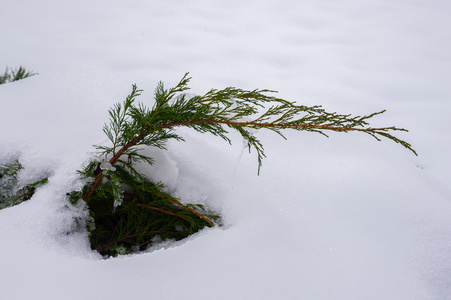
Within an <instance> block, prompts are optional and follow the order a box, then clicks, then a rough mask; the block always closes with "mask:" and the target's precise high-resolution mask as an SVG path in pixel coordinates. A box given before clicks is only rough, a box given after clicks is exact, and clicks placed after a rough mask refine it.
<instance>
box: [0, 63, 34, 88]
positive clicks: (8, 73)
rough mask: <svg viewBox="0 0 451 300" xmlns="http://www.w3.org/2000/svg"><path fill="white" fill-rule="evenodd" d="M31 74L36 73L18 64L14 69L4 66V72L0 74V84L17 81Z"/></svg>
mask: <svg viewBox="0 0 451 300" xmlns="http://www.w3.org/2000/svg"><path fill="white" fill-rule="evenodd" d="M33 75H36V73H34V72H31V71H27V70H26V69H25V68H24V67H22V66H20V67H19V68H18V69H15V70H13V69H10V68H6V70H5V72H4V73H3V74H2V75H0V84H4V83H7V82H13V81H18V80H21V79H24V78H27V77H30V76H33Z"/></svg>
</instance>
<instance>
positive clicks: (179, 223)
mask: <svg viewBox="0 0 451 300" xmlns="http://www.w3.org/2000/svg"><path fill="white" fill-rule="evenodd" d="M190 79H191V78H190V77H188V74H185V76H184V77H183V78H182V79H181V81H180V82H179V83H178V84H177V85H176V86H175V87H172V88H169V89H166V88H165V87H164V85H163V83H161V82H160V83H159V84H158V86H157V88H156V90H155V97H154V102H153V104H152V107H151V108H149V107H148V106H147V105H146V104H144V103H141V102H136V98H137V97H138V96H140V95H141V92H142V91H141V90H139V89H138V88H137V87H136V85H133V87H132V91H131V93H130V94H129V95H128V96H127V98H126V99H125V101H124V102H123V103H118V104H115V105H114V106H113V107H112V108H111V109H110V110H109V115H110V121H109V124H105V126H104V128H103V131H104V132H105V134H106V136H107V137H108V139H109V141H110V144H109V145H108V146H105V145H97V146H95V147H96V149H97V150H98V154H99V156H98V159H96V160H94V161H92V162H91V163H89V164H88V165H87V166H86V167H85V168H84V169H83V170H82V171H80V174H81V175H82V176H83V177H84V178H86V179H87V184H86V185H85V186H84V188H83V190H82V191H81V192H73V193H71V194H70V195H71V198H72V199H73V200H74V201H76V200H77V199H78V198H80V197H81V198H82V199H83V200H84V201H85V202H86V203H87V205H88V207H89V210H90V213H91V219H90V222H89V224H88V225H89V230H90V234H91V245H92V248H93V249H96V250H97V251H98V252H100V253H101V254H104V255H107V256H114V255H117V254H122V253H130V252H133V251H135V250H142V249H145V248H146V247H148V246H149V245H152V243H153V241H155V240H156V239H163V240H165V239H175V240H179V239H182V238H184V237H187V236H189V235H190V234H193V233H195V232H197V231H198V230H200V229H202V228H204V227H212V226H215V225H217V224H218V222H219V216H218V215H216V214H214V213H212V212H210V211H208V210H207V209H206V208H205V207H203V206H201V205H193V204H183V203H182V202H181V201H180V200H179V199H176V198H174V197H172V196H171V195H169V194H167V193H166V192H164V186H163V185H162V184H160V183H152V182H150V181H149V180H148V179H147V178H146V177H145V176H144V175H142V174H140V173H139V172H138V171H137V170H136V169H135V166H136V164H137V163H139V162H145V163H148V164H149V165H152V164H153V159H152V157H149V156H146V155H144V154H143V152H142V151H141V150H142V149H144V148H145V147H157V148H160V149H166V148H165V146H166V142H167V141H168V140H170V139H174V140H178V141H183V137H182V136H179V135H178V133H177V132H176V131H175V129H176V128H177V127H182V126H183V127H189V128H192V129H193V130H196V131H198V132H201V133H211V134H213V135H215V136H218V137H220V138H222V139H223V140H225V141H227V142H228V143H231V140H230V139H229V137H228V136H227V134H228V133H229V130H236V131H237V132H238V133H239V134H240V135H241V136H242V138H243V139H244V140H245V142H246V143H247V146H248V148H249V151H251V150H252V149H253V150H255V151H256V154H257V159H258V172H260V168H261V166H262V159H263V158H264V157H265V153H264V148H263V145H262V143H261V142H260V140H259V139H258V138H257V137H256V136H255V134H254V133H255V132H256V131H258V130H259V129H268V130H272V131H274V132H276V133H278V134H279V135H280V136H282V137H283V138H285V137H284V136H283V134H282V130H284V129H293V130H299V131H301V130H303V131H310V132H316V133H320V134H322V135H325V136H327V135H326V132H327V131H338V132H354V131H356V132H362V133H366V134H369V135H371V136H373V137H374V138H376V139H377V140H380V138H381V137H384V138H388V139H390V140H392V141H394V142H396V143H399V144H400V145H402V146H403V147H405V148H407V149H409V150H410V151H412V152H413V153H415V151H414V150H413V148H412V147H411V145H410V144H409V143H407V142H405V141H403V140H401V139H399V138H397V137H395V136H393V135H392V134H391V133H392V132H394V131H407V130H405V129H403V128H397V127H394V126H390V127H379V128H373V127H370V126H369V123H368V120H369V119H371V118H373V117H374V116H376V115H379V114H381V113H383V112H384V111H380V112H376V113H373V114H370V115H367V116H351V115H341V114H337V113H335V112H333V113H330V112H327V111H325V110H324V109H323V108H321V107H320V106H311V107H308V106H302V105H301V106H299V105H296V104H295V103H294V102H289V101H287V100H284V99H280V98H276V97H274V96H273V95H274V92H273V91H271V90H252V91H247V90H242V89H238V88H234V87H228V88H225V89H222V90H215V89H212V90H210V91H209V92H207V93H206V94H204V95H198V96H188V95H187V94H186V93H184V92H185V91H186V90H188V89H189V88H188V83H189V81H190ZM415 154H416V153H415Z"/></svg>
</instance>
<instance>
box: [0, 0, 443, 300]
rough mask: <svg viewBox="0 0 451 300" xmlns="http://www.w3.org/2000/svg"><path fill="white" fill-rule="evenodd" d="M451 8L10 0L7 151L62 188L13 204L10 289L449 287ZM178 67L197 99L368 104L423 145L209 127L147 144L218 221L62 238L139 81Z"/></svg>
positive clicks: (378, 291) (105, 293) (255, 291)
mask: <svg viewBox="0 0 451 300" xmlns="http://www.w3.org/2000/svg"><path fill="white" fill-rule="evenodd" d="M450 15H451V2H449V1H447V0H409V1H407V0H406V1H404V0H390V1H385V0H359V1H357V0H333V1H332V0H316V1H305V0H296V1H294V0H261V1H235V0H228V1H197V0H184V1H180V0H179V1H143V0H128V1H120V0H109V1H105V0H98V1H87V0H78V1H55V0H40V1H31V0H2V1H1V3H0V20H1V21H2V22H1V23H2V25H1V26H0V37H1V40H2V46H1V47H0V68H5V67H6V66H9V67H13V68H14V67H18V66H20V65H23V66H24V67H26V68H27V69H30V70H33V71H36V72H38V73H39V75H37V76H34V77H31V78H28V79H25V80H22V81H18V82H14V83H8V84H4V85H0V105H1V106H0V107H1V109H0V128H1V129H0V161H1V162H5V161H6V160H11V159H15V158H18V159H20V161H21V163H22V164H23V166H24V170H23V171H22V173H21V176H20V180H21V182H24V183H26V182H30V181H31V180H32V179H33V178H37V177H39V176H40V175H42V174H46V175H50V177H49V183H48V184H47V185H45V186H43V187H42V188H40V189H39V190H38V191H37V192H36V194H35V195H34V196H33V197H32V199H31V200H29V201H28V202H25V203H22V204H20V205H17V206H14V207H11V208H7V209H4V210H1V211H0V270H1V271H0V299H2V300H3V299H5V300H11V299H136V298H139V299H377V300H380V299H397V300H399V299H406V300H412V299H451V187H450V184H451V171H450V170H451V158H450V155H449V154H450V153H451V135H450V127H451V126H450V120H451V119H450V116H451V101H450V97H451V84H450V79H451V59H450V56H449V53H451V39H450V36H451V19H450V17H449V16H450ZM185 72H190V75H191V76H192V77H193V80H192V82H191V84H190V85H191V87H192V89H191V91H190V92H192V93H196V94H202V93H205V92H207V91H208V90H209V89H211V88H224V87H227V86H235V87H240V88H244V89H254V88H268V89H273V90H277V91H279V96H281V97H283V98H286V99H289V100H292V101H297V102H298V103H299V104H306V105H317V104H320V105H323V106H324V108H326V109H327V110H330V111H337V112H339V113H352V114H357V115H363V114H369V113H372V112H375V111H379V110H383V109H387V112H386V113H385V114H383V115H381V116H378V117H377V118H375V119H374V120H373V124H374V125H375V126H376V125H377V126H379V125H381V126H386V125H396V126H399V127H405V128H408V129H409V131H410V132H409V133H403V132H400V133H397V135H398V136H399V137H401V138H403V139H406V140H408V141H409V142H411V143H412V145H413V146H414V148H415V149H416V150H417V151H418V154H419V156H418V157H416V156H414V155H413V154H412V153H410V152H409V151H407V150H405V149H403V148H402V147H401V146H400V145H397V144H395V143H393V142H391V141H389V140H383V141H381V142H377V141H376V140H375V139H373V138H371V137H370V136H367V135H362V134H358V133H348V134H343V133H341V134H340V133H337V134H330V138H325V137H322V136H320V135H318V134H314V133H308V132H287V133H286V136H287V138H288V140H287V141H284V140H282V139H281V138H280V137H279V136H277V135H276V134H273V133H270V132H263V131H261V132H258V133H257V134H258V137H259V138H260V139H261V140H262V142H263V144H264V146H265V150H266V154H267V158H266V159H265V160H264V161H263V168H262V171H261V174H260V176H257V160H256V155H255V153H254V152H253V153H251V154H248V153H247V150H245V151H244V152H243V143H242V140H241V139H240V138H239V136H238V135H236V134H232V135H231V136H232V140H233V144H232V145H231V146H229V145H228V144H227V143H225V142H224V141H222V140H220V139H218V138H216V137H213V136H211V135H201V134H197V133H195V132H193V131H190V130H188V129H180V131H179V132H180V133H181V134H182V135H183V136H184V137H185V138H186V142H184V143H182V142H174V143H169V145H168V151H167V152H163V151H160V150H152V152H153V153H154V157H155V158H156V159H157V164H156V165H155V166H154V167H153V169H152V168H150V169H146V170H144V171H145V172H147V173H148V174H149V175H150V176H151V177H152V179H154V180H161V181H163V182H164V183H166V185H167V186H168V189H169V190H170V192H171V193H173V194H175V195H177V196H178V197H180V198H182V199H183V200H184V201H188V202H198V203H205V204H207V205H208V206H210V207H212V208H214V209H215V210H217V211H219V212H220V213H221V215H222V216H223V219H224V223H225V226H223V227H221V228H212V229H206V230H203V231H201V232H199V233H198V234H196V235H194V236H192V237H190V238H188V239H186V240H184V241H180V242H177V243H170V242H169V243H165V244H162V245H160V246H159V247H156V248H155V249H154V251H151V252H148V253H143V254H139V255H130V256H124V257H119V258H114V259H107V260H105V259H102V258H101V257H100V256H99V255H98V254H97V253H96V252H94V251H92V250H90V247H89V241H88V236H87V233H86V232H83V231H79V233H77V234H69V235H68V234H67V232H70V231H71V230H72V229H73V228H74V226H75V224H74V222H73V218H74V217H76V216H84V215H85V214H86V212H85V211H84V210H83V207H82V206H80V207H70V206H67V199H66V196H65V195H66V193H67V192H69V191H71V190H74V189H76V188H78V187H80V185H81V182H80V181H79V180H78V177H77V174H76V170H78V169H80V168H81V167H82V166H83V164H84V163H86V161H87V160H88V159H89V158H90V157H92V156H93V155H94V150H95V149H94V147H93V146H92V145H93V144H99V143H103V142H105V139H106V137H105V136H104V134H103V132H102V126H103V124H104V123H105V122H107V121H108V113H107V110H108V109H109V108H110V107H111V106H112V105H113V104H114V103H117V102H120V101H122V100H123V99H124V97H125V96H126V95H127V94H128V93H129V92H130V91H131V85H132V84H133V83H136V84H137V85H138V87H139V88H141V89H144V93H143V95H142V96H141V97H140V98H139V99H138V100H140V101H143V102H146V103H148V104H149V105H151V104H152V103H153V102H152V101H153V100H152V94H153V90H154V88H155V86H156V84H157V82H158V81H159V80H162V81H163V82H165V84H166V86H168V87H169V86H172V85H174V84H175V83H177V82H178V80H179V79H180V78H181V77H182V76H183V74H184V73H185Z"/></svg>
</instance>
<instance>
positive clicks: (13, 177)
mask: <svg viewBox="0 0 451 300" xmlns="http://www.w3.org/2000/svg"><path fill="white" fill-rule="evenodd" d="M22 169H23V168H22V165H21V164H20V163H19V161H16V162H14V163H12V164H3V165H0V209H4V208H7V207H10V206H14V205H17V204H20V203H22V202H24V201H27V200H29V199H30V198H31V197H32V196H33V194H34V193H35V191H36V188H37V187H39V186H41V185H43V184H45V183H47V181H48V179H47V178H43V179H40V180H37V181H35V182H33V183H30V184H27V185H25V186H23V187H18V185H17V176H18V173H19V171H20V170H22Z"/></svg>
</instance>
